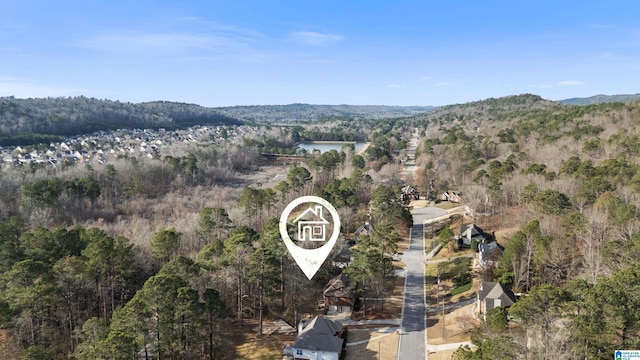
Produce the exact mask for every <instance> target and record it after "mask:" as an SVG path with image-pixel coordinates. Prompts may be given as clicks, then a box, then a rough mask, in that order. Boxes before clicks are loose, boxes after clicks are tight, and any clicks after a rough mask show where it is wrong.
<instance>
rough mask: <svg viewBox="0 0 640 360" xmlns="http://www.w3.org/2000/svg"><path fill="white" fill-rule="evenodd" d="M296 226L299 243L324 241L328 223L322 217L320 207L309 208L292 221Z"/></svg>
mask: <svg viewBox="0 0 640 360" xmlns="http://www.w3.org/2000/svg"><path fill="white" fill-rule="evenodd" d="M293 223H294V224H295V223H297V224H298V240H299V241H325V232H326V228H327V225H328V224H329V222H328V221H327V219H325V218H324V216H322V206H320V205H316V206H315V207H313V206H310V207H309V208H308V209H307V210H305V211H304V212H303V213H302V214H300V215H299V216H298V217H297V218H295V219H294V220H293Z"/></svg>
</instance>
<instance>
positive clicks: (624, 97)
mask: <svg viewBox="0 0 640 360" xmlns="http://www.w3.org/2000/svg"><path fill="white" fill-rule="evenodd" d="M638 100H640V94H621V95H594V96H590V97H586V98H571V99H565V100H560V102H562V103H565V104H569V105H591V104H599V103H604V102H623V103H626V102H631V101H638Z"/></svg>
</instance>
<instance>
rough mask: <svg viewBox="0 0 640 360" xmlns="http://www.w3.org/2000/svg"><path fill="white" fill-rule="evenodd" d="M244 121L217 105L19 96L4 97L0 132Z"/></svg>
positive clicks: (171, 126) (0, 106) (86, 130)
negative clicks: (19, 97) (219, 109)
mask: <svg viewBox="0 0 640 360" xmlns="http://www.w3.org/2000/svg"><path fill="white" fill-rule="evenodd" d="M241 123H242V122H241V121H239V120H237V119H235V118H233V117H230V116H227V115H225V114H223V113H221V112H220V111H218V110H216V109H213V108H206V107H203V106H199V105H194V104H185V103H175V102H164V101H157V102H148V103H140V104H133V103H129V102H120V101H111V100H99V99H95V98H87V97H84V96H78V97H72V98H71V97H69V98H62V97H60V98H38V99H31V98H30V99H17V98H14V97H0V135H1V136H2V137H9V136H11V135H12V134H19V133H37V134H49V135H77V134H82V133H90V132H94V131H101V130H115V129H116V128H161V127H163V128H167V129H174V128H179V127H186V126H190V125H208V124H211V125H214V124H215V125H235V124H241Z"/></svg>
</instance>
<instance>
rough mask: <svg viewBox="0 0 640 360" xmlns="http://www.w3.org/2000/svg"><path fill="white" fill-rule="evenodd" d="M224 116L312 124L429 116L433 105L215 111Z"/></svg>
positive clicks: (303, 106)
mask: <svg viewBox="0 0 640 360" xmlns="http://www.w3.org/2000/svg"><path fill="white" fill-rule="evenodd" d="M216 109H217V110H219V111H221V112H222V113H224V114H226V115H228V116H231V117H234V118H238V119H241V120H244V121H253V122H268V123H275V122H277V123H283V122H284V123H291V122H312V121H317V120H324V119H328V118H333V117H351V118H358V119H383V118H395V117H406V116H413V115H417V114H424V113H428V112H429V111H432V110H433V109H435V107H433V106H384V105H310V104H290V105H256V106H230V107H219V108H216Z"/></svg>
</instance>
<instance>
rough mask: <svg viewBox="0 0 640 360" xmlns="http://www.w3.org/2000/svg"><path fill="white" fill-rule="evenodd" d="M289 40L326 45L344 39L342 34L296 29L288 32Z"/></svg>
mask: <svg viewBox="0 0 640 360" xmlns="http://www.w3.org/2000/svg"><path fill="white" fill-rule="evenodd" d="M289 40H290V41H293V42H295V43H299V44H305V45H327V44H334V43H337V42H340V41H342V40H344V36H342V35H338V34H326V33H319V32H314V31H296V32H292V33H291V34H289Z"/></svg>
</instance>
